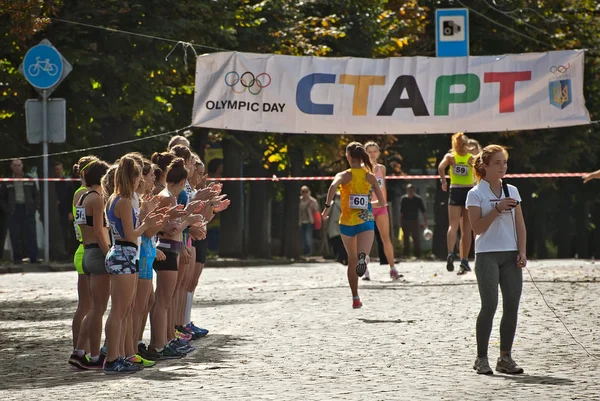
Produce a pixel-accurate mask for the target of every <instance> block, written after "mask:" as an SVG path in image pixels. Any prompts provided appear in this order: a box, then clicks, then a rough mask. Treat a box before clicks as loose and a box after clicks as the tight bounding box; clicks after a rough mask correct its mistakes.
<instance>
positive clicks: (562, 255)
mask: <svg viewBox="0 0 600 401" xmlns="http://www.w3.org/2000/svg"><path fill="white" fill-rule="evenodd" d="M561 181H562V182H559V185H558V188H559V201H558V211H559V213H558V216H557V236H556V239H557V241H556V244H557V246H558V258H559V259H567V258H572V257H573V248H572V245H573V242H572V239H573V235H572V233H573V230H572V228H573V227H572V224H571V216H572V212H573V210H572V208H571V206H572V200H571V197H572V193H570V192H568V191H567V185H564V181H563V180H561Z"/></svg>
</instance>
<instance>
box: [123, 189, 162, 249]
mask: <svg viewBox="0 0 600 401" xmlns="http://www.w3.org/2000/svg"><path fill="white" fill-rule="evenodd" d="M115 216H116V217H118V218H120V219H121V223H122V224H123V232H124V233H125V238H124V240H125V241H129V242H137V239H138V237H139V236H140V235H142V234H143V233H144V231H146V229H147V228H149V227H150V226H153V224H151V223H153V222H155V220H157V219H155V218H153V215H150V216H148V217H147V218H146V219H145V220H144V222H143V223H142V224H140V226H139V227H138V228H133V206H132V204H131V201H130V200H129V199H123V198H121V199H119V200H118V201H117V204H116V205H115ZM154 216H155V215H154Z"/></svg>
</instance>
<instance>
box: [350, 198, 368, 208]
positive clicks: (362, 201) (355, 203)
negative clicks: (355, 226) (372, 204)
mask: <svg viewBox="0 0 600 401" xmlns="http://www.w3.org/2000/svg"><path fill="white" fill-rule="evenodd" d="M368 208H369V195H350V209H368Z"/></svg>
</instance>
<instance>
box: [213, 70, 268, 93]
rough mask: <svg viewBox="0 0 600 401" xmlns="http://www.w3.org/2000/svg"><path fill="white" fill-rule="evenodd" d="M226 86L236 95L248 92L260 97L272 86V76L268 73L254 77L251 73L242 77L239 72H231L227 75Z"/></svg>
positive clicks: (246, 73)
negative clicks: (262, 92)
mask: <svg viewBox="0 0 600 401" xmlns="http://www.w3.org/2000/svg"><path fill="white" fill-rule="evenodd" d="M224 80H225V85H227V86H229V87H230V88H231V90H232V91H233V92H235V93H244V92H245V91H246V90H248V92H250V93H251V94H253V95H255V96H256V95H258V94H259V93H260V92H261V91H262V90H263V88H266V87H267V86H269V85H271V76H270V75H269V74H267V73H266V72H262V73H260V74H258V75H256V76H255V75H254V74H253V73H251V72H250V71H246V72H244V73H243V74H242V75H240V74H239V73H238V72H237V71H229V72H228V73H227V74H225V78H224Z"/></svg>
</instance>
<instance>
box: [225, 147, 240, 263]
mask: <svg viewBox="0 0 600 401" xmlns="http://www.w3.org/2000/svg"><path fill="white" fill-rule="evenodd" d="M222 146H223V160H224V163H223V177H241V176H242V163H243V156H242V149H241V147H240V146H239V144H238V142H237V141H236V140H235V139H228V138H226V139H223V142H222ZM223 193H226V194H227V196H228V198H229V199H230V200H231V205H229V208H227V210H226V211H224V212H223V213H221V215H220V218H221V227H220V233H219V256H221V257H225V258H244V257H245V255H244V187H243V183H242V182H240V181H227V182H225V183H224V184H223Z"/></svg>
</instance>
